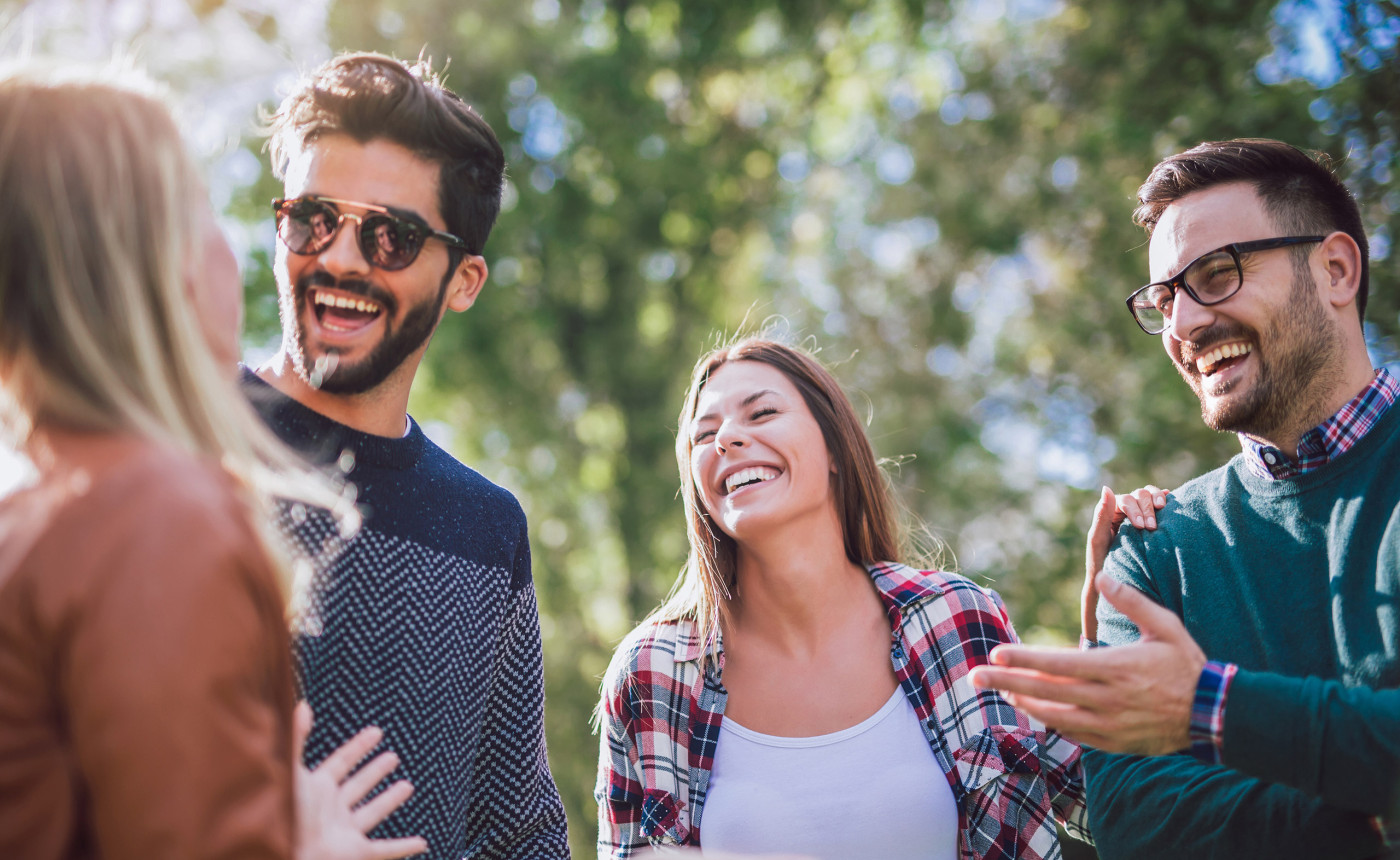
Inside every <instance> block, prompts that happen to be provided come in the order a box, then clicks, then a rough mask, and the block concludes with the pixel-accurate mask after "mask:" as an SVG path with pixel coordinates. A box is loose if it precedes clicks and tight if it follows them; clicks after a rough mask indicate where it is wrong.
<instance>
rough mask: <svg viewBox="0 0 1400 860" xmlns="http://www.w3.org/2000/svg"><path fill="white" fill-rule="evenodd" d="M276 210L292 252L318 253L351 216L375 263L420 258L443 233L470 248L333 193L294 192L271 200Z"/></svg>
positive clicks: (402, 263) (395, 264) (403, 263)
mask: <svg viewBox="0 0 1400 860" xmlns="http://www.w3.org/2000/svg"><path fill="white" fill-rule="evenodd" d="M337 206H354V207H357V208H359V209H366V210H369V212H370V213H373V214H366V215H356V214H354V213H351V212H341V211H339V210H337V209H336V207H337ZM272 211H273V212H274V213H276V215H277V235H278V236H279V237H280V238H281V239H282V244H284V245H286V246H287V250H288V251H291V252H292V253H293V254H302V255H305V256H308V257H309V256H314V255H316V254H319V253H321V252H323V251H325V250H326V249H327V248H329V247H330V246H331V243H332V242H334V241H335V237H336V234H337V233H338V232H340V225H341V224H343V223H345V219H346V218H349V219H352V220H353V221H355V222H356V223H357V224H358V225H359V227H360V231H359V236H358V237H357V238H358V239H359V244H360V253H362V254H364V255H365V259H366V260H367V261H369V264H370V265H371V266H374V267H376V268H379V269H384V270H385V271H389V272H393V271H397V270H399V269H404V268H407V267H408V266H410V265H412V263H413V261H414V260H416V259H418V252H419V251H421V250H423V244H424V243H425V242H427V241H428V240H429V239H441V240H442V241H444V242H446V243H447V244H449V245H451V246H452V247H454V248H461V249H462V250H464V251H468V252H470V250H471V249H469V248H468V247H467V243H466V242H463V241H462V240H461V239H458V238H457V237H456V236H453V235H452V234H451V233H444V232H442V231H440V230H434V229H432V228H431V227H429V226H427V225H426V224H418V223H415V222H413V221H409V220H408V219H407V218H400V217H399V216H397V215H394V214H393V213H391V212H390V211H389V210H388V209H386V208H384V207H383V206H376V205H374V204H373V203H357V202H355V201H353V200H337V199H336V198H334V197H316V196H314V195H308V196H306V197H296V198H293V199H291V200H274V201H272Z"/></svg>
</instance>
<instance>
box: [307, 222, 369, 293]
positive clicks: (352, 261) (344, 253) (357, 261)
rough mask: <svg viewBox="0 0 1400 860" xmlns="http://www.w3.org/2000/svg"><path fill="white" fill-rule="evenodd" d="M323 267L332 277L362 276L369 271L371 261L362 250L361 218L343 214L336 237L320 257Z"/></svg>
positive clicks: (337, 227)
mask: <svg viewBox="0 0 1400 860" xmlns="http://www.w3.org/2000/svg"><path fill="white" fill-rule="evenodd" d="M318 260H319V262H320V264H321V266H322V267H323V268H324V269H325V270H326V271H328V272H330V273H331V274H332V275H335V276H337V277H342V276H345V275H361V274H365V273H367V272H368V271H369V261H368V260H366V259H365V255H364V253H363V252H362V251H361V250H360V216H359V215H356V214H354V213H353V212H342V213H341V214H340V221H339V224H338V225H337V226H336V231H335V236H333V237H332V238H331V243H330V245H328V246H327V247H326V250H324V251H322V252H321V253H320V255H319V257H318Z"/></svg>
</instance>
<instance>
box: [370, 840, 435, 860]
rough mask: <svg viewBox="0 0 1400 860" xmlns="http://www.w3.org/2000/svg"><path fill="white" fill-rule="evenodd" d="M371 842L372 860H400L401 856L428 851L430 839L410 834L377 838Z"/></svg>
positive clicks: (410, 855)
mask: <svg viewBox="0 0 1400 860" xmlns="http://www.w3.org/2000/svg"><path fill="white" fill-rule="evenodd" d="M369 844H370V854H369V857H370V858H371V860H398V858H400V857H412V856H413V855H415V854H425V853H427V851H428V840H426V839H424V838H423V837H421V836H409V837H407V838H404V839H375V840H373V841H371V842H370V843H369Z"/></svg>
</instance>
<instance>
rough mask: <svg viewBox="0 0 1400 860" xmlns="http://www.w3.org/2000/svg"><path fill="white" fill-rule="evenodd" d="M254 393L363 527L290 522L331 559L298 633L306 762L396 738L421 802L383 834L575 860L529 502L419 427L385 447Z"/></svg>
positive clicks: (310, 547) (258, 385) (304, 542)
mask: <svg viewBox="0 0 1400 860" xmlns="http://www.w3.org/2000/svg"><path fill="white" fill-rule="evenodd" d="M243 380H244V390H245V391H246V392H247V393H248V395H249V397H250V398H251V399H252V401H253V403H254V405H255V406H256V407H257V408H258V410H259V411H260V412H261V413H262V415H263V417H264V419H265V420H266V421H267V422H268V424H269V425H270V426H271V427H272V429H273V430H274V431H275V432H276V433H277V434H278V435H279V436H280V437H281V438H282V439H283V441H285V442H287V443H288V444H290V445H291V446H292V447H294V448H296V449H297V450H299V451H301V452H302V453H303V454H305V455H306V456H308V457H309V458H310V459H312V460H313V461H316V462H319V463H328V464H329V463H334V464H337V465H338V466H339V468H340V469H342V470H343V471H345V472H346V474H347V476H348V478H349V480H350V481H351V482H352V483H353V484H354V486H355V488H356V490H357V491H358V496H357V504H358V507H359V508H360V510H361V512H362V513H363V514H364V523H363V525H362V527H361V528H360V529H359V531H358V532H357V533H356V534H355V535H353V536H352V537H351V538H350V539H349V540H348V542H345V541H342V540H341V538H340V536H339V534H338V531H337V528H336V526H335V524H334V523H333V522H332V521H331V520H330V519H329V517H327V516H324V515H321V514H318V513H315V512H308V511H306V510H305V509H303V508H301V507H298V506H288V507H287V508H286V509H285V510H284V511H283V516H282V526H283V528H284V530H285V531H286V532H287V533H288V534H289V535H290V536H292V537H293V539H294V541H295V542H296V544H297V545H298V546H300V547H301V548H303V549H305V550H307V551H308V553H309V554H310V555H311V556H313V557H315V558H317V559H319V560H320V563H318V564H316V565H315V566H314V568H313V569H314V571H315V572H314V576H313V580H312V582H311V585H310V588H308V589H307V590H306V599H305V601H304V603H303V604H302V606H301V611H300V613H299V614H298V618H297V621H296V628H295V630H294V633H295V646H294V654H295V662H296V668H297V676H298V682H299V685H300V688H301V692H302V694H303V695H304V696H305V698H306V699H307V700H308V701H309V702H310V704H311V707H312V709H313V711H314V712H315V725H314V727H313V729H312V732H311V736H310V738H309V739H308V740H307V745H306V754H305V760H306V763H307V764H308V765H309V766H314V765H315V764H317V763H318V762H320V761H321V760H322V759H324V758H325V757H326V756H327V755H329V754H330V753H331V752H332V751H334V750H335V749H336V748H337V747H338V746H339V745H341V744H343V743H344V742H345V741H346V740H348V739H349V738H350V737H351V736H352V735H354V734H355V733H356V732H357V731H358V730H360V729H361V728H363V727H365V726H368V725H376V726H379V727H380V728H381V729H383V730H384V743H383V746H384V747H385V748H387V749H391V750H393V751H394V752H396V753H397V754H398V755H399V757H400V759H401V761H402V764H401V765H400V766H399V768H398V769H397V770H396V771H395V772H394V773H393V774H392V775H391V776H390V777H389V780H396V779H407V780H409V781H410V782H411V783H412V784H413V786H414V794H413V797H412V798H411V799H410V800H409V801H408V803H407V804H405V806H404V807H403V808H401V809H400V810H399V811H398V812H396V813H394V814H393V815H391V816H389V818H388V819H387V820H386V821H385V822H384V823H382V824H381V825H379V827H377V828H376V829H375V830H374V832H373V834H372V835H373V836H375V837H378V838H388V837H397V836H412V835H417V836H422V837H424V838H425V839H427V840H428V844H429V853H428V855H427V856H429V857H432V858H443V860H448V858H451V860H458V858H462V857H473V858H476V857H480V858H527V857H528V858H553V857H567V856H568V853H569V852H568V840H567V835H566V824H565V818H564V808H563V805H562V803H561V802H560V799H559V794H558V790H557V789H556V788H555V785H554V780H553V778H552V777H551V775H550V772H549V763H548V761H547V760H546V758H545V743H544V681H543V673H542V664H541V654H540V632H539V615H538V610H537V608H536V604H535V591H534V586H533V584H532V582H531V577H530V547H529V543H528V541H527V538H526V531H525V514H524V512H523V511H522V510H521V508H520V504H519V503H518V502H517V501H516V499H515V497H514V496H512V495H511V494H510V493H509V492H508V491H506V490H504V489H502V488H501V487H498V486H496V485H495V484H492V483H491V482H490V481H488V480H486V479H485V478H484V477H482V476H481V475H480V474H478V473H477V472H475V471H473V470H472V469H470V468H468V467H466V466H464V465H463V464H461V463H460V462H458V461H457V460H456V459H454V458H453V457H452V456H451V455H450V454H448V453H447V452H446V451H444V450H443V449H442V448H440V447H438V446H437V445H435V444H434V443H433V442H432V441H431V440H429V439H428V438H427V437H426V436H425V435H424V434H423V431H422V428H420V427H419V426H418V424H417V422H413V421H412V420H410V425H411V426H410V430H409V432H408V435H407V436H405V437H403V438H402V439H390V438H386V437H382V436H373V435H370V434H366V433H361V432H359V431H357V430H354V429H352V428H350V427H347V426H345V425H342V424H339V423H337V422H335V421H332V420H331V419H329V418H326V417H325V416H323V415H320V414H319V413H317V412H314V411H312V410H310V409H308V408H306V407H304V406H302V405H301V404H299V403H297V402H296V401H294V400H292V399H290V398H288V397H286V396H284V395H282V394H280V393H279V392H277V391H276V390H275V389H273V388H272V387H271V386H269V385H268V384H266V383H265V382H263V381H262V380H260V379H258V378H257V377H256V376H255V375H254V374H253V373H252V372H251V371H248V370H247V369H244V373H243ZM387 782H388V780H386V782H385V783H382V784H381V786H380V788H381V789H382V787H383V786H384V785H387ZM377 790H378V789H377Z"/></svg>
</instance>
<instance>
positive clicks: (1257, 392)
mask: <svg viewBox="0 0 1400 860" xmlns="http://www.w3.org/2000/svg"><path fill="white" fill-rule="evenodd" d="M1245 331H1246V329H1244V328H1243V327H1240V326H1220V327H1218V328H1213V329H1210V330H1207V331H1205V332H1203V333H1202V334H1201V336H1200V338H1199V340H1198V341H1197V342H1198V343H1199V344H1200V345H1201V346H1199V347H1198V348H1197V349H1196V350H1195V352H1196V353H1200V352H1204V351H1206V350H1207V349H1210V348H1211V347H1212V346H1214V345H1215V344H1219V343H1223V342H1225V341H1227V340H1231V339H1233V338H1235V337H1238V336H1240V335H1241V334H1243V333H1244V332H1245ZM1254 341H1255V349H1254V352H1253V353H1252V354H1253V356H1254V358H1255V360H1256V361H1258V362H1259V368H1258V372H1257V373H1256V375H1255V380H1254V387H1253V388H1251V389H1250V390H1249V391H1248V392H1247V393H1246V394H1245V396H1244V397H1243V398H1241V399H1238V400H1236V401H1234V402H1218V403H1215V404H1211V403H1210V402H1209V401H1207V399H1206V398H1205V397H1204V396H1202V381H1201V380H1200V378H1199V376H1195V375H1192V374H1188V373H1186V372H1184V371H1183V370H1182V368H1181V367H1180V366H1178V367H1177V371H1178V372H1180V373H1181V375H1182V377H1183V378H1184V379H1185V380H1186V382H1187V384H1188V385H1190V386H1191V389H1192V390H1193V391H1194V392H1195V393H1196V397H1197V398H1199V399H1200V401H1201V419H1202V420H1203V421H1205V423H1206V426H1208V427H1210V428H1211V429H1212V430H1219V431H1221V432H1227V433H1244V434H1247V435H1250V436H1256V437H1259V438H1270V437H1271V436H1272V435H1273V434H1274V432H1275V431H1277V430H1279V429H1280V428H1282V427H1285V426H1287V425H1288V424H1289V423H1290V422H1291V419H1292V418H1293V416H1296V415H1298V414H1300V413H1302V412H1310V411H1312V407H1313V406H1314V405H1315V404H1314V401H1316V400H1318V399H1319V398H1320V397H1322V396H1323V393H1324V392H1326V391H1327V390H1329V389H1330V387H1331V386H1332V385H1333V384H1334V383H1335V381H1336V380H1335V377H1336V376H1337V374H1338V370H1337V367H1338V364H1339V362H1340V358H1339V356H1340V354H1341V349H1342V347H1341V337H1340V334H1339V333H1338V331H1337V327H1336V325H1335V324H1334V323H1333V322H1332V320H1331V319H1330V318H1329V317H1328V316H1327V309H1326V308H1324V307H1323V305H1322V300H1321V299H1319V298H1318V296H1317V291H1316V286H1315V285H1314V283H1313V281H1312V278H1311V276H1308V275H1306V274H1305V273H1299V272H1297V271H1295V272H1294V276H1293V280H1292V283H1291V285H1290V288H1289V299H1288V304H1287V305H1285V306H1284V307H1283V308H1282V310H1280V312H1279V313H1278V315H1277V316H1276V317H1275V318H1274V319H1273V320H1272V321H1270V322H1269V324H1268V327H1267V328H1266V329H1265V330H1264V331H1263V332H1262V335H1261V336H1260V337H1257V338H1255V339H1254ZM1266 350H1268V352H1266ZM1266 356H1272V357H1271V358H1270V357H1266Z"/></svg>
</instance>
